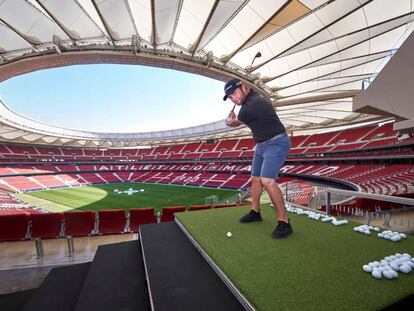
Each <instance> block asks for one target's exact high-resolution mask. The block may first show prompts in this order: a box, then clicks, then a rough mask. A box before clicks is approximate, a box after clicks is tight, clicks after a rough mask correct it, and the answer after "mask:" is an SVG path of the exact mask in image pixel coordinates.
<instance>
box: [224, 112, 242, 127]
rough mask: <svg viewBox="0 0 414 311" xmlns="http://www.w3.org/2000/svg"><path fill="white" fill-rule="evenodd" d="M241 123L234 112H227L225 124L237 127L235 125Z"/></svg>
mask: <svg viewBox="0 0 414 311" xmlns="http://www.w3.org/2000/svg"><path fill="white" fill-rule="evenodd" d="M241 124H242V122H240V121H239V119H237V117H236V113H235V112H234V111H233V110H232V111H231V112H230V113H229V116H228V118H227V120H226V125H227V126H230V127H237V126H240V125H241Z"/></svg>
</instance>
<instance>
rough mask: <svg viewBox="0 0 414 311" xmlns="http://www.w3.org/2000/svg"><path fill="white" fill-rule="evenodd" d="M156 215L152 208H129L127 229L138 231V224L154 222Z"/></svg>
mask: <svg viewBox="0 0 414 311" xmlns="http://www.w3.org/2000/svg"><path fill="white" fill-rule="evenodd" d="M156 222H157V217H155V215H154V209H153V208H152V207H148V208H131V209H130V210H129V231H131V232H138V231H139V226H140V225H144V224H154V223H156Z"/></svg>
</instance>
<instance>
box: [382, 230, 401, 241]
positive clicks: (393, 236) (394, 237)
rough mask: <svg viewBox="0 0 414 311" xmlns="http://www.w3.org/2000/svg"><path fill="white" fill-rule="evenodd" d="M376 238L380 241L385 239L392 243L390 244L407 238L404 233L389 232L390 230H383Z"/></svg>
mask: <svg viewBox="0 0 414 311" xmlns="http://www.w3.org/2000/svg"><path fill="white" fill-rule="evenodd" d="M377 236H378V237H379V238H380V239H385V240H389V241H392V242H398V241H400V240H401V239H405V238H407V236H406V235H405V234H404V233H400V232H396V231H391V230H385V231H383V232H381V233H378V234H377Z"/></svg>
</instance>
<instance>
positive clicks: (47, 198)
mask: <svg viewBox="0 0 414 311" xmlns="http://www.w3.org/2000/svg"><path fill="white" fill-rule="evenodd" d="M129 188H133V189H143V190H144V192H138V193H134V194H132V195H127V194H116V193H115V192H114V189H118V190H120V191H126V190H128V189H129ZM238 192H239V191H236V190H227V189H216V188H204V187H191V186H181V185H164V184H151V183H129V182H124V183H110V184H102V185H93V186H86V187H73V188H58V189H51V190H44V191H34V192H27V193H24V194H19V195H17V197H18V198H20V199H21V200H23V201H25V202H27V203H29V204H32V205H36V206H38V207H42V208H44V209H46V210H49V211H52V212H61V211H66V210H71V209H78V210H105V209H117V208H122V209H125V210H129V209H130V208H135V207H153V208H154V209H155V211H156V212H157V211H160V210H161V208H162V207H167V206H178V205H185V206H190V205H202V204H205V198H206V197H208V196H212V195H218V197H219V199H221V200H225V199H227V198H230V197H232V196H234V195H235V194H237V193H238Z"/></svg>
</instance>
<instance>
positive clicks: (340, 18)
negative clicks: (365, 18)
mask: <svg viewBox="0 0 414 311" xmlns="http://www.w3.org/2000/svg"><path fill="white" fill-rule="evenodd" d="M372 1H373V0H369V1H367V2H365V3H363V4H361V5H359V6H358V7H356V8H355V9H353V10H351V11H349V12H348V13H346V14H344V15H342V16H341V17H339V18H337V19H336V20H334V21H332V22H331V23H329V24H328V25H325V26H324V27H322V28H321V29H319V30H318V31H316V32H314V33H313V34H311V35H309V36H307V37H305V38H303V39H302V40H300V41H298V42H296V43H295V44H294V45H292V46H290V47H289V48H287V49H286V50H283V51H281V52H280V53H278V54H277V55H275V56H273V57H272V58H270V59H268V60H267V61H264V62H263V63H260V64H258V65H256V66H253V67H252V68H251V69H250V70H251V71H254V70H256V69H258V68H260V67H262V66H264V65H266V64H267V63H269V62H271V61H272V60H274V59H276V58H278V57H279V56H281V55H283V54H285V53H286V52H288V51H289V50H291V49H293V48H294V47H296V46H298V45H300V44H301V43H303V42H305V41H306V40H308V39H309V38H312V37H313V36H315V35H317V34H318V33H320V32H322V31H324V30H325V29H327V28H329V27H330V26H332V25H333V24H335V23H337V22H339V21H340V20H342V19H344V18H345V17H347V16H349V15H351V14H352V13H354V12H356V11H358V10H359V9H361V8H362V7H364V6H365V5H367V4H368V3H370V2H372ZM330 2H332V1H330ZM327 4H328V5H329V3H327Z"/></svg>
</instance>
